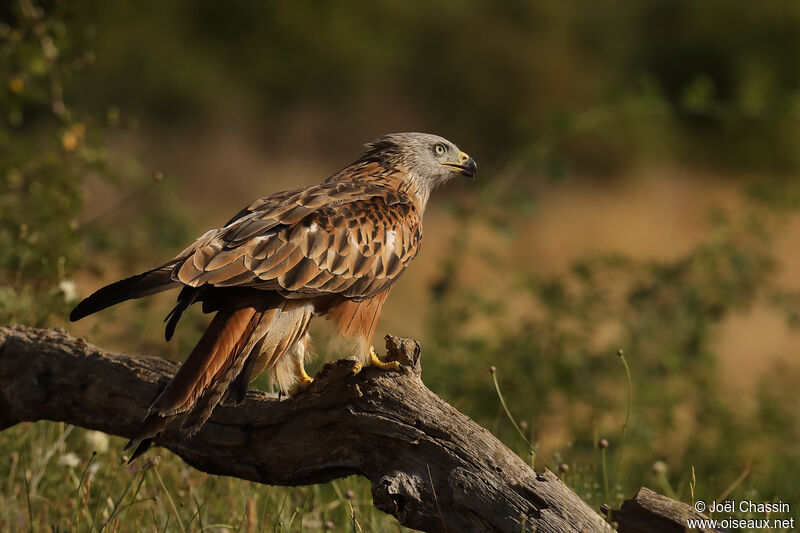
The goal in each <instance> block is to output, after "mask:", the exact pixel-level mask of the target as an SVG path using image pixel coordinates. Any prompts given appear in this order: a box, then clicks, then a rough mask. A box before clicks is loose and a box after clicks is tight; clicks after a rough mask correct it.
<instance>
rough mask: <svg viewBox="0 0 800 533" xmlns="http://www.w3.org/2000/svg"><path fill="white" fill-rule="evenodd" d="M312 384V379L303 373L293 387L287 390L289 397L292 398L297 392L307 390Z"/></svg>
mask: <svg viewBox="0 0 800 533" xmlns="http://www.w3.org/2000/svg"><path fill="white" fill-rule="evenodd" d="M312 383H314V378H312V377H310V376H309V375H308V374H306V373H305V372H303V373H302V374H301V375H300V377H299V378H298V379H297V383H295V384H294V387H292V388H291V389H290V390H289V396H294V395H296V394H297V393H299V392H303V391H304V390H306V389H307V388H309V387H310V386H311V384H312Z"/></svg>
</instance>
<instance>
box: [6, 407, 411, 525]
mask: <svg viewBox="0 0 800 533" xmlns="http://www.w3.org/2000/svg"><path fill="white" fill-rule="evenodd" d="M103 437H105V438H107V441H108V444H107V448H105V449H103V450H102V451H93V450H92V449H91V444H92V442H97V441H98V440H100V442H103V439H98V438H97V435H96V432H91V431H87V430H84V429H82V428H74V427H72V426H68V425H65V424H62V423H54V422H37V423H23V424H19V425H17V426H15V427H13V428H10V429H8V430H6V431H4V432H2V433H0V450H3V451H4V453H3V457H5V458H6V459H5V460H3V461H0V476H1V477H0V479H2V485H3V487H2V491H0V530H2V531H9V532H17V531H19V532H27V531H109V532H114V531H141V530H150V531H181V532H183V531H192V532H199V531H219V532H222V531H241V532H246V533H249V532H255V531H272V532H286V531H307V530H311V531H322V530H327V529H330V530H335V531H365V532H367V531H403V528H401V527H400V526H399V525H398V524H397V522H396V521H394V519H392V518H391V517H388V516H387V515H385V514H383V513H381V512H380V511H378V510H377V509H375V508H374V507H373V506H372V497H371V495H370V486H369V483H368V482H367V481H366V480H364V479H361V478H357V477H350V478H347V479H342V480H337V481H334V482H331V483H328V484H324V485H314V486H308V487H290V488H283V487H268V486H264V485H259V484H256V483H251V482H247V481H242V480H238V479H235V478H229V477H222V476H209V475H206V474H203V473H201V472H198V471H196V470H194V469H192V468H190V467H188V466H186V465H185V464H184V463H183V462H182V461H181V460H180V459H178V458H176V457H175V456H173V455H172V454H170V453H169V452H167V451H166V450H163V449H154V450H153V451H152V452H149V453H148V455H147V456H145V457H144V458H143V459H142V460H140V461H138V462H137V463H136V464H134V465H132V466H129V465H127V464H125V461H124V456H123V455H122V452H121V450H122V448H123V446H124V439H121V438H117V437H106V436H103ZM9 450H13V451H9ZM5 452H8V453H5Z"/></svg>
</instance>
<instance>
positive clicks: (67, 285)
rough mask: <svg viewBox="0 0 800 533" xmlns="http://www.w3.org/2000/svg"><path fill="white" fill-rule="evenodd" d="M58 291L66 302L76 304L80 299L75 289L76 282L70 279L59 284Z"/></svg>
mask: <svg viewBox="0 0 800 533" xmlns="http://www.w3.org/2000/svg"><path fill="white" fill-rule="evenodd" d="M58 290H60V291H61V294H62V295H64V301H65V302H74V301H75V300H77V299H78V289H77V288H76V287H75V282H74V281H70V280H68V279H63V280H61V281H60V282H59V283H58Z"/></svg>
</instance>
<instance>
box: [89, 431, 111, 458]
mask: <svg viewBox="0 0 800 533" xmlns="http://www.w3.org/2000/svg"><path fill="white" fill-rule="evenodd" d="M83 438H84V439H86V444H88V445H89V448H91V449H92V450H93V451H95V452H97V453H105V452H107V451H108V435H106V434H105V433H103V432H102V431H87V432H86V433H85V434H84V435H83Z"/></svg>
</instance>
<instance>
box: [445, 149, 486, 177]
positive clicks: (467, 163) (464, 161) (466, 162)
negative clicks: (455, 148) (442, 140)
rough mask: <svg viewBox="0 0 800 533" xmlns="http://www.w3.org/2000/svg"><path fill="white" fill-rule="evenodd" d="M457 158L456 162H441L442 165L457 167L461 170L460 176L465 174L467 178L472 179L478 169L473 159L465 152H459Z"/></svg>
mask: <svg viewBox="0 0 800 533" xmlns="http://www.w3.org/2000/svg"><path fill="white" fill-rule="evenodd" d="M458 160H459V162H458V163H442V165H444V166H446V167H451V168H457V169H459V170H460V171H461V175H462V176H467V177H468V178H473V179H474V178H475V173H476V172H477V171H478V165H477V164H476V163H475V160H474V159H472V158H471V157H470V156H469V155H467V154H466V153H465V152H459V154H458Z"/></svg>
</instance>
